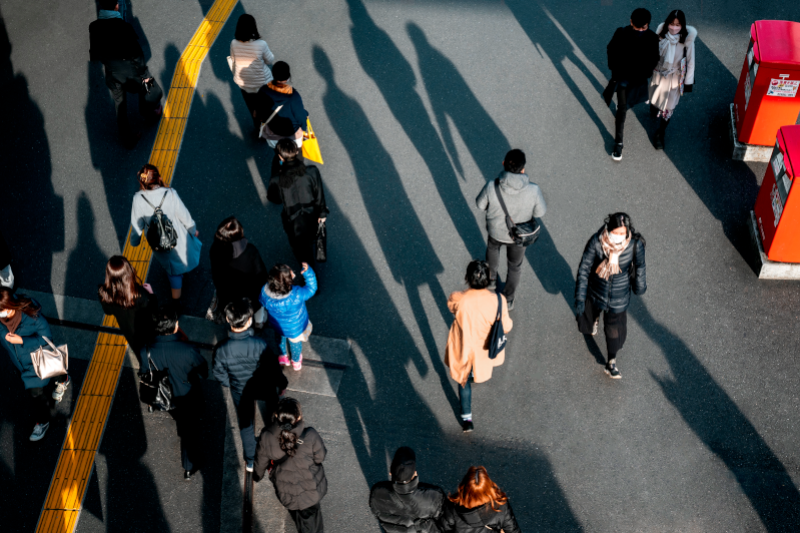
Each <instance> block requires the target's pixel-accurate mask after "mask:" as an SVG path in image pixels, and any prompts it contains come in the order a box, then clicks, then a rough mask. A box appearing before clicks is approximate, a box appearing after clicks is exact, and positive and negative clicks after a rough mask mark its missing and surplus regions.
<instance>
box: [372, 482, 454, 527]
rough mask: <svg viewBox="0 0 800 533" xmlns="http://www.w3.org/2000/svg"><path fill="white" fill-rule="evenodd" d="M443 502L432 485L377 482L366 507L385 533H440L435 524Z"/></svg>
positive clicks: (439, 492) (441, 494)
mask: <svg viewBox="0 0 800 533" xmlns="http://www.w3.org/2000/svg"><path fill="white" fill-rule="evenodd" d="M444 501H445V495H444V491H443V490H442V489H440V488H439V487H437V486H436V485H430V484H428V483H420V481H419V477H415V478H414V479H413V480H412V481H411V482H410V483H408V484H405V485H403V484H400V483H393V482H391V481H379V482H378V483H376V484H375V485H374V486H373V487H372V492H371V493H370V495H369V508H370V509H371V510H372V514H374V515H375V516H376V517H377V518H378V520H379V521H380V523H381V526H383V529H384V530H385V531H386V532H387V533H411V532H413V533H418V532H419V533H440V532H441V528H440V527H439V526H440V523H439V521H440V520H441V517H442V508H443V504H444Z"/></svg>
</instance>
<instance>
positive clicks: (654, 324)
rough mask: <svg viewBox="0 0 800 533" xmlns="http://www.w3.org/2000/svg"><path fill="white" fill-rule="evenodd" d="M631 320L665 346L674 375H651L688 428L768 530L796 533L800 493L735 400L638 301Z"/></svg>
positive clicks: (665, 352)
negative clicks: (726, 471) (728, 474)
mask: <svg viewBox="0 0 800 533" xmlns="http://www.w3.org/2000/svg"><path fill="white" fill-rule="evenodd" d="M629 314H630V316H632V317H633V319H634V320H636V322H637V323H638V324H639V326H640V327H641V328H642V330H643V331H644V332H645V334H647V336H648V337H650V339H651V340H652V341H653V342H654V343H655V344H657V345H658V346H660V347H661V351H662V352H663V354H664V358H665V359H666V361H667V363H668V364H669V367H670V370H671V372H672V377H669V376H659V375H657V374H655V373H654V372H651V375H652V377H653V379H654V380H655V381H656V382H657V383H658V384H659V386H660V387H661V390H662V391H663V392H664V396H665V397H666V398H667V400H669V401H670V403H672V405H674V406H675V408H676V409H677V410H678V412H679V413H680V415H681V417H683V419H684V421H685V422H686V424H687V425H688V426H689V428H691V430H692V431H693V432H694V433H695V434H696V435H697V437H698V438H699V439H700V440H702V441H703V443H704V444H705V445H706V446H707V447H708V448H709V449H710V450H711V451H712V452H714V454H715V455H716V456H717V457H719V459H720V460H722V462H723V463H724V464H725V466H726V467H727V468H728V469H729V470H730V472H731V473H732V474H733V475H734V476H735V478H736V481H737V482H738V483H739V486H740V487H741V490H742V492H743V493H744V494H745V496H747V498H748V499H749V500H750V503H751V504H752V506H753V509H754V510H755V511H756V513H758V516H759V518H760V519H761V522H762V523H763V524H764V527H765V528H766V530H767V531H770V532H782V531H795V530H796V529H797V524H800V492H798V489H797V487H796V486H795V485H794V482H793V481H792V478H791V476H790V475H789V473H788V472H787V471H786V467H785V466H784V464H783V463H782V462H781V460H780V459H779V458H778V457H777V456H776V455H775V454H774V453H773V452H772V450H771V449H770V448H769V445H768V444H767V443H766V442H765V441H764V439H763V438H762V437H761V435H759V434H758V431H757V430H756V428H755V427H754V426H753V424H751V423H750V421H749V420H748V419H747V417H746V416H745V415H744V414H743V413H742V412H741V411H740V410H739V408H738V407H737V405H736V402H735V401H734V400H733V399H732V398H731V397H730V396H729V395H728V393H727V392H725V389H723V388H722V387H721V386H720V385H719V384H718V383H717V382H716V380H715V379H714V377H713V376H712V375H711V374H710V373H709V372H708V370H706V368H705V367H704V366H703V364H702V363H701V362H700V361H699V360H698V359H697V356H695V354H694V353H693V352H692V350H691V349H690V348H689V347H688V346H687V345H686V343H685V342H684V341H683V340H682V339H681V338H680V337H678V336H677V335H675V334H674V333H673V332H671V331H670V330H669V329H668V328H667V327H666V326H664V325H663V324H661V323H660V322H659V321H658V320H656V319H655V318H654V317H653V316H652V315H651V314H650V311H649V310H648V309H647V306H646V305H645V304H644V303H642V301H641V300H640V299H638V298H634V299H633V301H632V303H631V307H630V312H629Z"/></svg>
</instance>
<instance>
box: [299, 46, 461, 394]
mask: <svg viewBox="0 0 800 533" xmlns="http://www.w3.org/2000/svg"><path fill="white" fill-rule="evenodd" d="M312 56H313V60H314V66H315V67H316V69H317V72H319V74H320V76H322V78H323V79H324V80H325V83H326V89H325V94H324V95H323V96H322V103H323V105H324V106H325V112H326V113H327V116H328V119H329V120H330V123H331V126H332V127H333V129H334V131H335V132H336V134H337V135H338V137H339V140H340V141H341V143H342V145H343V146H344V149H345V150H346V151H347V154H348V156H349V158H350V161H351V163H352V165H353V169H354V172H355V176H356V181H357V182H358V187H359V190H360V191H361V196H362V198H363V199H364V205H365V206H366V208H367V212H368V213H369V217H370V221H371V222H372V227H373V229H374V230H375V234H376V235H377V237H378V241H379V242H380V245H381V250H382V251H383V255H384V257H385V258H386V262H387V264H388V265H389V269H390V270H391V271H392V275H393V276H394V279H395V280H396V281H397V282H399V283H401V284H402V285H403V286H404V287H405V289H406V295H407V297H408V301H409V304H410V305H411V309H412V312H413V313H414V317H415V318H416V322H417V326H418V327H419V329H420V331H421V332H422V337H423V339H424V341H425V346H426V348H427V350H428V355H429V357H430V359H431V362H432V364H433V367H434V369H435V371H436V373H437V375H438V376H439V380H440V381H441V383H442V388H443V389H444V391H445V394H446V396H447V397H448V400H449V401H450V404H451V405H452V406H453V408H454V409H455V408H456V407H457V406H458V405H459V403H458V398H456V395H455V393H454V392H453V388H452V385H451V383H450V380H449V377H448V374H447V371H446V369H445V368H444V365H443V364H442V360H441V357H440V355H439V349H438V347H437V342H436V339H435V338H434V335H433V330H432V329H431V327H430V323H429V318H428V315H427V313H426V312H425V307H424V305H423V303H422V298H421V294H420V292H421V290H422V287H423V286H427V287H428V288H429V289H430V291H431V293H432V295H433V299H434V301H435V302H436V303H437V307H438V309H439V313H440V314H441V316H442V319H443V320H444V321H445V323H450V321H451V320H452V315H451V313H450V311H449V310H448V309H447V303H446V302H447V295H446V294H445V292H444V290H443V289H442V286H441V284H440V283H439V279H438V277H437V274H440V273H441V272H443V271H444V268H443V267H442V264H441V262H440V261H439V258H438V256H437V255H436V251H435V250H434V249H433V245H432V244H431V242H430V240H429V239H428V237H427V233H426V231H425V228H424V227H423V226H422V222H420V220H419V218H418V217H417V214H416V212H415V210H414V206H413V205H412V204H411V200H410V199H409V197H408V193H407V191H406V189H405V188H404V186H403V182H402V179H401V178H400V175H399V174H398V172H397V170H396V168H395V165H394V162H393V161H392V158H391V156H390V155H389V152H388V151H387V150H386V148H385V147H384V146H383V144H382V143H381V142H380V140H379V139H378V135H377V133H376V132H375V130H374V128H373V127H372V124H370V121H369V119H368V118H367V115H366V113H364V110H363V109H362V108H361V106H360V105H359V104H358V102H356V101H355V100H354V99H352V98H350V97H349V96H348V95H347V94H345V93H344V92H343V91H342V89H341V88H340V87H339V86H338V85H337V83H336V79H335V76H334V72H333V65H332V64H331V61H330V59H329V58H328V55H327V54H326V53H325V51H324V50H323V49H322V48H320V47H319V46H316V45H315V46H314V48H313V52H312ZM376 168H379V169H381V179H380V180H379V181H376V180H375V179H374V172H375V169H376ZM398 231H400V232H402V235H403V236H402V238H398ZM412 355H413V356H415V357H414V358H413V359H412V360H413V362H414V364H415V366H416V367H417V371H418V372H419V373H420V375H422V376H425V375H426V374H427V370H428V365H427V363H426V362H425V360H424V359H423V358H422V357H416V356H418V355H419V354H412Z"/></svg>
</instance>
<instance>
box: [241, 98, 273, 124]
mask: <svg viewBox="0 0 800 533" xmlns="http://www.w3.org/2000/svg"><path fill="white" fill-rule="evenodd" d="M241 91H242V98H244V104H245V105H246V106H247V110H248V111H250V118H251V119H253V127H255V128H256V130H258V129H259V128H260V127H261V118H260V117H259V116H258V93H248V92H247V91H245V90H244V89H241ZM267 118H269V117H267ZM265 120H266V119H265Z"/></svg>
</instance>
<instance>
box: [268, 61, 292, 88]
mask: <svg viewBox="0 0 800 533" xmlns="http://www.w3.org/2000/svg"><path fill="white" fill-rule="evenodd" d="M291 77H292V73H291V71H290V70H289V65H288V63H286V62H285V61H277V62H276V63H275V64H274V65H272V79H273V80H274V81H275V82H276V83H277V84H278V85H280V84H284V83H286V82H288V81H289V78H291Z"/></svg>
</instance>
